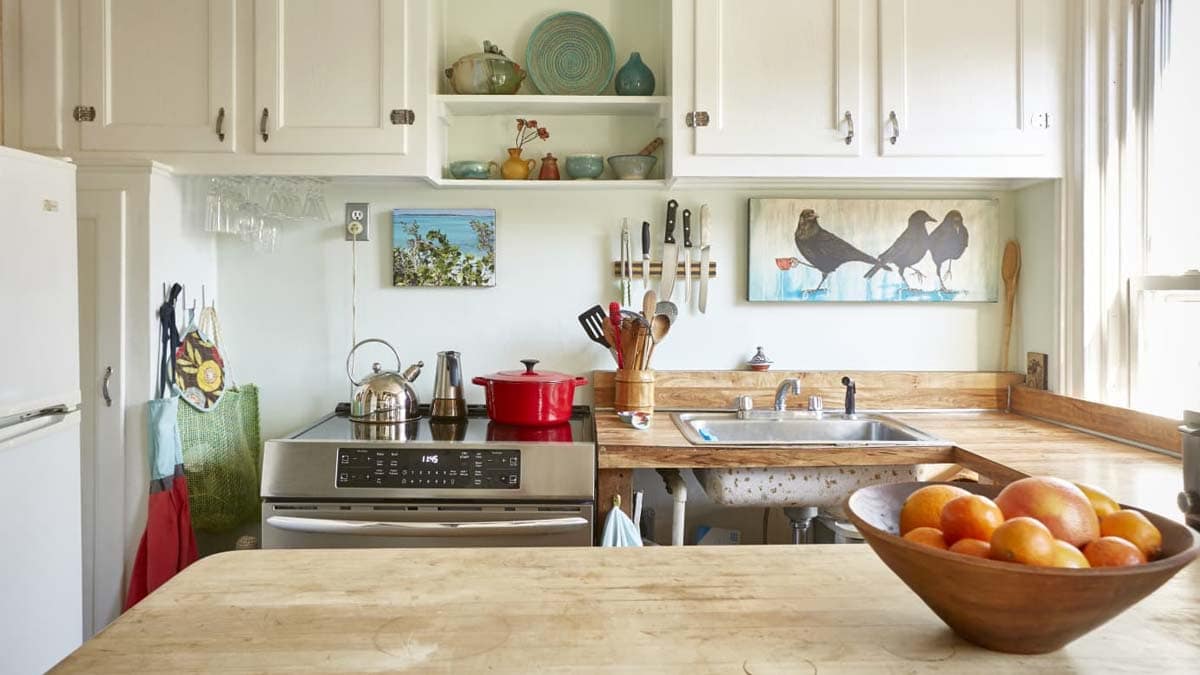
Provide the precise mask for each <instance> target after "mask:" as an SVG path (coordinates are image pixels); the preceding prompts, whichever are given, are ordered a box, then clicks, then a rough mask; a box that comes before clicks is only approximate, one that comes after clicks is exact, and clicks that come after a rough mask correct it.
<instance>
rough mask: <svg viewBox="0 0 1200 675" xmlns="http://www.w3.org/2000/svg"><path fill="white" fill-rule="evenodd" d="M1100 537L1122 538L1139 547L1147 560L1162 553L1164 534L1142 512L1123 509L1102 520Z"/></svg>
mask: <svg viewBox="0 0 1200 675" xmlns="http://www.w3.org/2000/svg"><path fill="white" fill-rule="evenodd" d="M1100 536H1102V537H1120V538H1122V539H1124V540H1125V541H1127V542H1129V543H1131V544H1133V545H1134V546H1136V547H1138V550H1139V551H1141V552H1142V555H1144V556H1146V559H1147V560H1153V559H1155V558H1157V557H1158V555H1159V554H1160V553H1162V540H1163V538H1162V532H1159V531H1158V528H1157V527H1155V526H1154V523H1152V522H1150V519H1149V518H1147V517H1146V516H1144V515H1142V513H1141V512H1140V511H1133V510H1130V509H1122V510H1120V511H1116V512H1113V513H1110V514H1108V515H1107V516H1104V518H1102V519H1101V520H1100Z"/></svg>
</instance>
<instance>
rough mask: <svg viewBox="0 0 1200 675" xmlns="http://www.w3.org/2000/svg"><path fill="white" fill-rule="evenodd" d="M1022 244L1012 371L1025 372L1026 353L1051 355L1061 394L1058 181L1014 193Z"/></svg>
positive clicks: (1051, 379)
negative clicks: (1059, 378) (1059, 360)
mask: <svg viewBox="0 0 1200 675" xmlns="http://www.w3.org/2000/svg"><path fill="white" fill-rule="evenodd" d="M1014 197H1015V199H1014V202H1015V203H1014V213H1015V221H1016V222H1015V225H1014V229H1015V231H1016V236H1017V240H1018V241H1019V242H1020V243H1021V275H1020V278H1019V279H1018V280H1017V305H1016V312H1015V319H1014V325H1013V339H1012V341H1013V345H1014V348H1015V350H1016V353H1015V354H1013V355H1012V357H1011V359H1012V360H1011V361H1010V364H1011V367H1012V370H1018V371H1024V370H1025V354H1026V353H1027V352H1041V353H1043V354H1047V355H1049V359H1050V363H1049V368H1048V370H1049V372H1048V373H1047V377H1048V385H1049V387H1050V389H1051V390H1052V391H1059V382H1058V364H1057V363H1056V359H1057V358H1058V357H1059V354H1058V350H1057V346H1058V331H1059V322H1058V247H1059V227H1058V222H1059V218H1058V215H1059V207H1058V183H1057V181H1045V182H1042V183H1038V184H1036V185H1033V186H1031V187H1027V188H1025V189H1023V190H1018V191H1017V192H1016V193H1015V194H1014Z"/></svg>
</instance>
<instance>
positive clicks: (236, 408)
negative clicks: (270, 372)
mask: <svg viewBox="0 0 1200 675" xmlns="http://www.w3.org/2000/svg"><path fill="white" fill-rule="evenodd" d="M179 436H180V439H181V440H182V442H183V466H184V473H185V475H186V476H187V482H188V504H189V506H190V508H191V513H192V526H193V527H194V528H195V529H197V530H202V531H205V532H224V531H226V530H231V529H233V528H235V527H237V526H238V525H241V524H242V523H245V522H248V521H250V520H252V519H256V518H258V516H259V513H260V504H259V472H260V468H261V464H260V462H261V455H262V439H261V438H260V432H259V425H258V387H256V386H254V385H252V384H244V385H240V386H239V387H238V388H237V389H227V390H226V391H225V393H224V394H223V395H222V396H221V399H220V400H219V401H218V402H217V405H216V406H215V407H213V408H211V409H209V410H208V411H207V412H200V411H198V410H196V409H195V408H193V407H192V406H190V405H181V406H179Z"/></svg>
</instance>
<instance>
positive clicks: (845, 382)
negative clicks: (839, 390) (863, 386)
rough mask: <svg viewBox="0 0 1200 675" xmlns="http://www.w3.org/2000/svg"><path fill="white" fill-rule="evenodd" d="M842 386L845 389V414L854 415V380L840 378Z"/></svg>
mask: <svg viewBox="0 0 1200 675" xmlns="http://www.w3.org/2000/svg"><path fill="white" fill-rule="evenodd" d="M842 386H844V387H845V388H846V414H847V415H853V414H854V394H855V392H856V390H857V388H856V387H855V386H854V380H852V379H850V378H849V377H843V378H842Z"/></svg>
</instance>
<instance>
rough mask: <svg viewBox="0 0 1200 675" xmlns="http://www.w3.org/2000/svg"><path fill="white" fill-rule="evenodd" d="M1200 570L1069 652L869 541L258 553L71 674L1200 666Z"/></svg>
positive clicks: (195, 574)
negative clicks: (926, 597) (940, 605)
mask: <svg viewBox="0 0 1200 675" xmlns="http://www.w3.org/2000/svg"><path fill="white" fill-rule="evenodd" d="M1198 614H1200V567H1198V566H1196V565H1193V566H1192V567H1191V568H1189V569H1185V570H1184V571H1183V572H1181V573H1180V574H1179V575H1178V576H1177V577H1175V578H1174V579H1172V580H1171V581H1170V582H1168V584H1167V585H1166V586H1164V587H1163V588H1162V589H1160V590H1159V591H1158V592H1156V593H1154V594H1153V595H1151V596H1150V597H1148V598H1146V599H1145V600H1143V601H1142V602H1141V603H1140V604H1138V605H1136V606H1134V607H1133V608H1131V609H1130V610H1128V611H1127V612H1125V613H1124V614H1123V615H1121V616H1119V617H1117V618H1116V619H1115V620H1114V621H1112V622H1111V623H1109V624H1106V625H1104V626H1102V627H1100V628H1099V629H1097V630H1095V631H1093V632H1092V633H1091V634H1089V635H1086V636H1084V637H1083V638H1080V639H1079V640H1077V641H1076V642H1075V643H1073V644H1071V645H1069V646H1068V647H1066V648H1065V649H1063V650H1060V651H1058V652H1055V653H1053V654H1047V655H1042V656H1016V655H1009V654H1000V653H995V652H989V651H986V650H983V649H981V648H978V647H975V646H972V645H970V644H968V643H966V642H964V641H962V640H960V639H958V638H957V637H955V636H954V634H953V633H951V632H950V630H949V629H948V628H946V626H945V625H944V624H942V623H941V621H940V620H939V619H938V618H937V617H936V616H935V615H934V614H933V612H932V611H930V610H929V609H928V608H926V607H925V605H924V604H922V603H921V601H920V600H919V599H918V598H917V596H916V595H914V594H913V593H912V592H910V591H909V590H908V589H907V587H905V586H904V584H903V583H902V582H901V581H900V580H899V579H898V578H896V577H895V576H894V575H893V574H892V573H891V571H890V570H888V569H887V568H886V567H885V566H884V565H883V563H882V562H880V561H879V559H878V558H877V557H876V556H875V554H874V553H873V552H872V551H871V550H870V549H869V548H867V547H866V546H828V545H825V546H822V545H815V546H801V547H794V546H752V547H733V546H729V547H724V546H722V547H683V548H672V547H651V548H640V549H600V548H590V549H589V548H574V549H551V548H541V549H538V548H526V549H391V550H387V549H377V550H362V549H360V550H313V551H301V550H275V551H238V552H233V553H224V554H221V555H217V556H213V557H210V558H206V559H204V560H201V561H200V562H198V563H196V564H195V565H193V566H192V567H190V568H189V569H187V570H185V571H184V572H183V573H182V574H180V575H179V576H177V577H176V578H175V579H173V580H172V581H170V582H168V583H167V584H166V585H165V586H164V587H163V588H161V589H159V590H158V591H156V592H155V593H153V594H152V595H151V596H150V597H148V598H147V599H146V600H144V601H143V602H142V603H141V604H139V605H138V606H136V607H134V608H133V609H132V610H130V611H129V612H127V613H126V614H125V615H123V616H122V617H121V618H120V619H118V620H117V621H116V622H115V623H113V624H112V625H110V626H109V627H108V628H106V629H105V630H104V631H103V632H102V633H100V635H98V636H97V637H95V638H94V639H92V640H90V641H88V642H87V643H86V644H84V645H83V646H82V647H80V648H79V649H78V650H77V651H76V652H75V653H73V654H71V655H70V656H69V657H68V658H67V659H66V660H65V661H63V662H62V663H61V664H59V666H58V667H57V668H56V671H57V672H63V673H72V672H152V671H164V672H172V673H200V672H247V671H285V670H286V671H318V672H331V671H355V672H367V671H392V672H396V671H406V672H413V671H416V672H453V673H474V672H484V671H488V672H499V673H533V672H565V671H570V672H613V671H620V672H655V673H658V672H680V673H698V672H720V673H816V672H821V673H832V672H844V673H859V672H904V673H924V672H930V673H932V672H938V673H945V672H1023V673H1060V672H1104V673H1109V672H1151V671H1153V672H1191V671H1192V670H1193V669H1194V668H1195V665H1196V663H1198V662H1200V632H1197V631H1196V629H1195V628H1196V626H1195V620H1196V616H1197V615H1198Z"/></svg>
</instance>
